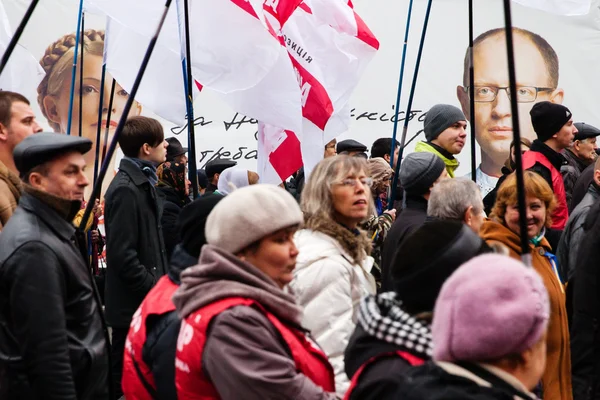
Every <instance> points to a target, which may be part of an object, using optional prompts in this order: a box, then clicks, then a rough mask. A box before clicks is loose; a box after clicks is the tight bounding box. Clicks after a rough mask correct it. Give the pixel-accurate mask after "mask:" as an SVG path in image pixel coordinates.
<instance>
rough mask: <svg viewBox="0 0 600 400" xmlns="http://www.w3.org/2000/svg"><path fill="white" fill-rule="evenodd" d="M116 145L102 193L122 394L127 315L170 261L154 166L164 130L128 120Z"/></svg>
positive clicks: (163, 149)
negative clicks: (117, 155)
mask: <svg viewBox="0 0 600 400" xmlns="http://www.w3.org/2000/svg"><path fill="white" fill-rule="evenodd" d="M119 145H120V146H121V149H122V150H123V154H124V155H125V158H124V159H123V160H122V161H121V164H120V165H119V172H118V173H117V175H116V176H115V178H114V179H113V181H112V182H111V184H110V186H109V188H108V190H107V191H106V196H105V200H106V205H105V214H104V218H105V226H106V267H107V268H106V287H105V301H106V319H107V322H108V324H109V325H110V326H111V327H112V352H111V362H112V366H113V370H112V374H113V384H114V386H115V389H116V392H117V398H118V397H119V396H120V392H121V372H122V369H123V350H124V348H125V338H126V337H127V332H128V330H129V325H130V323H131V317H132V316H133V314H134V312H135V310H136V309H137V308H138V306H139V305H140V303H141V302H142V300H143V299H144V297H145V296H146V294H147V293H148V292H149V291H150V289H152V287H153V286H154V284H155V283H156V282H157V280H158V279H159V278H160V277H161V276H162V275H164V274H165V272H166V269H167V265H168V260H167V253H166V250H165V244H164V240H163V236H162V227H161V224H160V220H161V216H162V208H163V202H164V198H163V197H162V196H161V195H160V194H159V193H157V192H156V190H155V188H154V185H155V184H156V183H157V181H158V178H157V175H156V166H157V165H159V164H160V163H163V162H164V161H165V158H166V153H167V142H166V141H165V140H164V133H163V128H162V126H161V125H160V123H159V122H158V121H157V120H155V119H152V118H147V117H133V118H130V119H129V120H127V122H126V123H125V126H124V127H123V131H122V132H121V136H119Z"/></svg>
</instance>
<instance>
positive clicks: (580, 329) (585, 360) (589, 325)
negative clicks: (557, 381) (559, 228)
mask: <svg viewBox="0 0 600 400" xmlns="http://www.w3.org/2000/svg"><path fill="white" fill-rule="evenodd" d="M583 231H584V232H583V239H582V241H581V244H580V245H579V255H578V256H577V272H576V278H575V282H574V283H575V285H574V288H573V321H572V324H571V360H572V365H573V398H574V399H575V400H591V399H594V400H597V399H600V379H599V371H600V357H598V354H600V322H599V321H600V292H599V291H598V287H600V281H599V279H600V273H599V270H598V260H599V259H600V203H599V202H596V203H595V204H594V205H593V206H592V207H591V208H590V210H589V211H588V215H587V217H586V220H585V222H584V224H583Z"/></svg>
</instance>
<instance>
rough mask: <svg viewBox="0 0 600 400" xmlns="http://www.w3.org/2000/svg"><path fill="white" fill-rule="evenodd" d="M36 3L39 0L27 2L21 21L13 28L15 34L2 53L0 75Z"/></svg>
mask: <svg viewBox="0 0 600 400" xmlns="http://www.w3.org/2000/svg"><path fill="white" fill-rule="evenodd" d="M38 3H39V0H32V2H31V4H29V7H28V8H27V11H25V15H24V16H23V19H22V20H21V22H20V23H19V26H18V27H17V29H16V30H15V34H14V35H13V37H12V38H11V39H10V42H9V43H8V46H7V47H6V51H5V52H4V54H3V55H2V60H1V61H0V75H2V71H4V67H6V64H7V63H8V59H9V58H10V56H11V54H12V52H13V51H14V49H15V47H17V43H19V39H20V38H21V35H22V34H23V31H24V30H25V26H26V25H27V23H28V22H29V19H30V18H31V15H32V14H33V10H35V7H36V6H37V5H38Z"/></svg>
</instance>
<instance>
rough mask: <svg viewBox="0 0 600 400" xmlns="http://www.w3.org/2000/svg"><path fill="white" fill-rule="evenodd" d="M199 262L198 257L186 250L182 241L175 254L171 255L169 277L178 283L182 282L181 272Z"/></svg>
mask: <svg viewBox="0 0 600 400" xmlns="http://www.w3.org/2000/svg"><path fill="white" fill-rule="evenodd" d="M196 264H198V259H197V258H196V257H192V256H191V255H190V253H188V252H187V251H185V249H184V248H183V246H182V245H181V243H179V244H178V245H177V246H175V250H173V254H172V255H171V263H170V264H169V270H168V272H167V273H168V274H169V279H171V281H173V282H174V283H176V284H177V285H180V284H181V273H182V272H183V270H185V269H187V268H189V267H192V266H194V265H196Z"/></svg>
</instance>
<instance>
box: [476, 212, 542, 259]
mask: <svg viewBox="0 0 600 400" xmlns="http://www.w3.org/2000/svg"><path fill="white" fill-rule="evenodd" d="M479 236H481V238H482V239H483V240H485V241H486V242H488V241H491V242H498V243H501V244H503V245H504V246H506V247H507V248H508V249H509V250H510V251H511V252H513V253H516V254H519V255H520V254H521V237H520V236H519V235H517V234H516V233H514V232H513V231H511V230H510V229H509V228H508V227H506V226H505V225H504V224H502V223H500V222H498V221H497V220H493V219H486V220H485V221H484V222H483V225H481V230H480V231H479ZM528 242H529V241H528ZM488 244H490V243H488ZM492 244H493V243H492ZM529 246H530V247H531V248H532V249H534V248H537V247H543V248H544V249H545V250H546V251H550V250H551V249H552V248H551V247H550V243H548V239H546V238H543V239H542V240H541V242H540V243H539V245H538V246H534V245H533V244H532V243H531V242H529Z"/></svg>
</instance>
